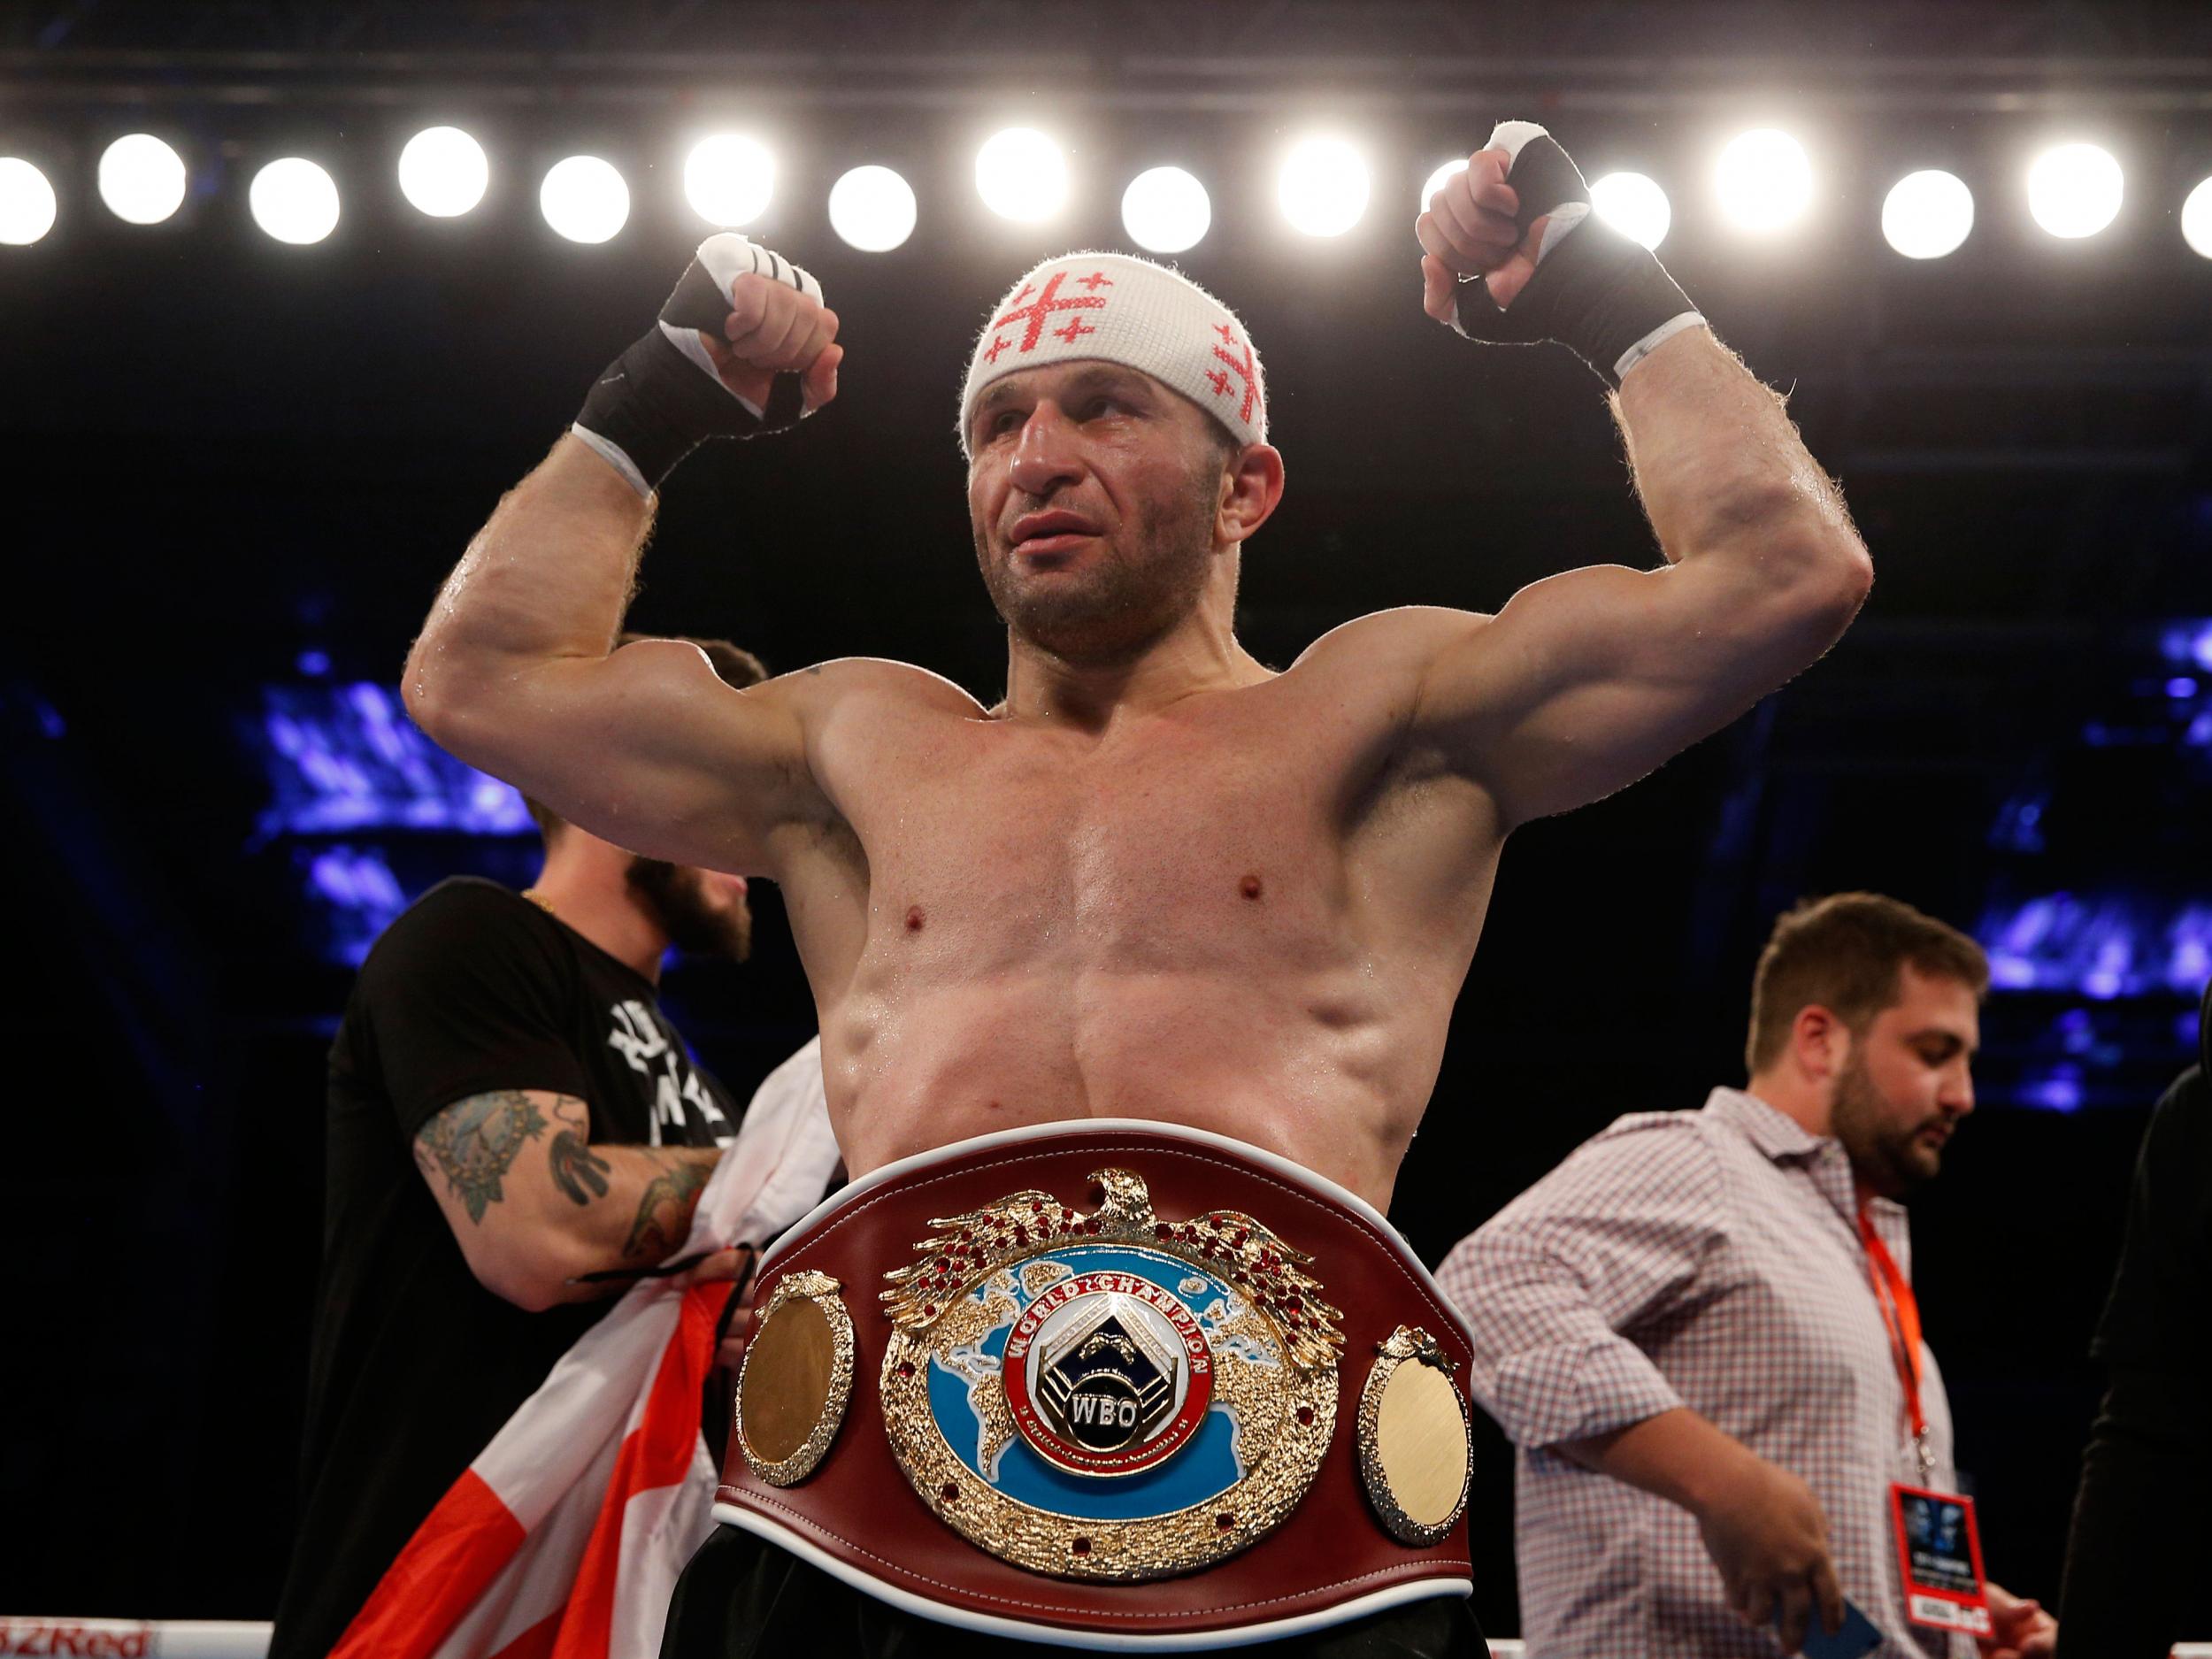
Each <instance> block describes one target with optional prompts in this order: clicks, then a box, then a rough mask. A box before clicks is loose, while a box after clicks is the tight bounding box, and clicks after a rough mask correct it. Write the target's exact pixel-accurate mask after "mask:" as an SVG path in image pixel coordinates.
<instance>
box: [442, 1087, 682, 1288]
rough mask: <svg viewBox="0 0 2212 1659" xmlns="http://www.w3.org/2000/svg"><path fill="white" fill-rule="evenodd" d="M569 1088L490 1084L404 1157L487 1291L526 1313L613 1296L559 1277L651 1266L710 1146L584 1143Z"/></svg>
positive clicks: (450, 1111)
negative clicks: (427, 1186) (418, 1172)
mask: <svg viewBox="0 0 2212 1659" xmlns="http://www.w3.org/2000/svg"><path fill="white" fill-rule="evenodd" d="M590 1125H591V1116H590V1113H589V1112H588V1110H586V1109H585V1106H584V1102H581V1101H580V1100H578V1099H577V1098H576V1097H575V1096H573V1095H572V1094H552V1093H550V1092H549V1091H547V1090H544V1089H495V1090H493V1091H492V1092H491V1093H489V1094H472V1095H470V1096H469V1097H468V1098H467V1099H465V1100H458V1101H456V1102H453V1104H452V1105H450V1106H449V1107H447V1108H446V1109H445V1110H443V1111H442V1112H440V1113H439V1114H438V1115H437V1116H436V1117H434V1118H432V1119H431V1120H430V1121H429V1122H428V1123H426V1124H425V1125H423V1127H422V1132H421V1133H419V1134H418V1135H417V1136H416V1137H415V1163H416V1164H417V1165H418V1166H419V1168H420V1169H421V1171H422V1173H423V1179H425V1180H426V1181H427V1182H429V1184H430V1190H431V1192H432V1194H434V1195H435V1197H436V1198H437V1201H438V1207H439V1209H441V1210H443V1211H444V1212H445V1218H446V1222H447V1224H448V1225H449V1226H451V1227H452V1229H453V1236H454V1238H455V1239H456V1240H458V1241H459V1243H460V1246H461V1253H462V1255H463V1256H466V1257H467V1258H468V1264H469V1271H471V1272H472V1273H474V1274H475V1275H476V1277H477V1279H478V1281H479V1282H480V1283H481V1284H482V1285H483V1286H484V1287H485V1288H486V1289H487V1290H489V1291H491V1292H492V1293H493V1294H495V1295H498V1296H503V1297H504V1298H505V1299H506V1300H507V1301H509V1302H513V1303H514V1304H515V1305H516V1306H517V1307H518V1308H526V1309H528V1310H531V1311H533V1312H537V1311H540V1310H543V1309H546V1308H549V1307H552V1306H553V1305H554V1304H555V1303H557V1302H586V1301H589V1300H591V1299H592V1298H594V1297H596V1296H604V1295H610V1294H615V1293H616V1292H617V1291H619V1290H620V1289H621V1288H622V1286H620V1285H616V1286H613V1287H612V1288H609V1287H607V1286H596V1285H572V1284H571V1283H569V1282H568V1281H569V1280H571V1279H575V1278H577V1277H578V1276H580V1275H581V1274H585V1273H592V1272H599V1271H605V1270H609V1269H618V1268H626V1267H628V1268H635V1267H651V1266H653V1265H654V1264H656V1263H658V1262H661V1261H663V1260H664V1259H665V1258H666V1257H667V1256H669V1255H670V1254H671V1253H672V1251H674V1250H675V1249H676V1248H677V1247H678V1246H679V1245H680V1244H681V1243H682V1242H683V1240H684V1237H685V1234H686V1233H687V1232H688V1231H689V1229H690V1226H691V1212H692V1210H693V1209H694V1208H695V1206H696V1205H697V1203H698V1202H699V1193H700V1190H701V1189H702V1188H703V1187H705V1186H706V1184H707V1178H708V1177H709V1176H710V1175H711V1174H712V1173H713V1172H714V1165H715V1161H716V1160H717V1159H718V1157H720V1156H721V1153H720V1150H719V1149H718V1148H714V1147H664V1148H653V1147H619V1146H594V1145H592V1144H591V1143H590V1141H588V1138H587V1137H588V1133H589V1130H590Z"/></svg>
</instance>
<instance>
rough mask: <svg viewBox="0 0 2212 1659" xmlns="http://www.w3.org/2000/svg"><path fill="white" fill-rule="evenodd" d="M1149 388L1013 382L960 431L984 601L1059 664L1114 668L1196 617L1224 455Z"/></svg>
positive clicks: (1147, 384)
mask: <svg viewBox="0 0 2212 1659" xmlns="http://www.w3.org/2000/svg"><path fill="white" fill-rule="evenodd" d="M1213 434H1214V428H1213V424H1212V423H1211V422H1210V420H1208V419H1207V418H1206V417H1205V416H1204V415H1203V414H1202V413H1200V412H1199V411H1198V409H1197V407H1196V406H1195V405H1194V404H1193V403H1190V402H1188V401H1187V399H1185V398H1182V397H1180V396H1177V395H1176V394H1175V393H1174V392H1171V391H1170V390H1169V389H1168V388H1166V387H1164V386H1163V385H1162V384H1161V383H1160V382H1159V381H1157V380H1154V379H1153V378H1152V377H1151V376H1150V375H1148V374H1145V373H1141V372H1139V371H1138V370H1135V369H1129V368H1124V367H1122V366H1121V365H1118V364H1112V363H1066V364H1057V365H1050V366H1047V367H1043V368H1036V369H1025V370H1023V371H1021V372H1020V373H1015V374H1010V375H1008V376H1007V377H1006V378H1005V379H1004V380H999V381H996V382H995V383H994V384H993V385H992V386H990V387H989V388H987V389H986V390H985V392H984V394H983V396H982V397H981V398H979V400H978V402H977V406H976V409H975V411H974V415H973V425H972V427H971V429H970V433H969V443H970V448H971V449H972V453H973V455H974V459H973V460H972V462H971V463H970V465H969V468H968V516H969V523H970V526H971V528H972V532H973V534H974V537H975V552H976V563H977V564H978V565H979V567H980V568H981V570H982V572H983V583H984V586H985V587H986V588H988V589H989V590H990V595H991V603H992V604H993V605H994V606H995V607H996V608H997V611H998V613H999V615H1000V616H1001V617H1002V618H1004V620H1005V622H1006V624H1007V626H1009V627H1010V628H1011V629H1013V631H1014V632H1015V633H1016V634H1019V635H1020V636H1021V637H1022V638H1023V639H1025V640H1027V641H1030V642H1032V643H1033V644H1034V645H1037V646H1039V647H1041V649H1045V650H1047V651H1049V652H1051V653H1052V654H1053V655H1054V656H1056V657H1062V658H1064V660H1067V661H1070V662H1113V661H1126V660H1128V659H1129V658H1131V657H1135V656H1137V655H1138V654H1140V653H1141V652H1142V651H1143V650H1144V649H1145V648H1146V647H1147V646H1148V645H1150V644H1152V643H1153V642H1154V641H1156V640H1158V639H1160V638H1161V637H1162V636H1164V634H1166V633H1167V632H1168V631H1169V630H1170V629H1171V628H1173V627H1174V626H1176V625H1177V624H1178V623H1179V622H1180V621H1182V620H1183V618H1186V617H1187V616H1188V615H1189V614H1190V612H1191V611H1192V610H1193V609H1194V607H1195V606H1196V604H1197V603H1198V598H1199V595H1200V594H1201V593H1202V591H1203V589H1204V588H1205V585H1206V581H1207V579H1208V577H1209V576H1210V573H1211V571H1212V566H1213V560H1214V557H1215V555H1216V550H1217V549H1216V547H1215V535H1214V531H1215V523H1216V518H1217V514H1218V512H1219V509H1220V504H1221V500H1222V491H1223V479H1224V472H1225V467H1224V464H1225V459H1226V458H1227V449H1226V446H1225V442H1224V440H1223V439H1220V438H1217V437H1216V436H1214V435H1213Z"/></svg>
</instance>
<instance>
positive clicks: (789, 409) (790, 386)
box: [575, 232, 821, 494]
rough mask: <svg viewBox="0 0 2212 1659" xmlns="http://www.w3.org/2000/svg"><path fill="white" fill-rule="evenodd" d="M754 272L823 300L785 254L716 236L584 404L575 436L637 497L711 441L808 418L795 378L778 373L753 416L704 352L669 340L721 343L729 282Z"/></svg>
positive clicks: (732, 237) (777, 429)
mask: <svg viewBox="0 0 2212 1659" xmlns="http://www.w3.org/2000/svg"><path fill="white" fill-rule="evenodd" d="M747 273H757V274H759V275H762V276H765V277H769V278H771V279H772V280H778V281H781V282H785V283H787V284H788V285H789V286H790V287H792V288H798V289H799V290H801V291H802V292H803V293H808V294H810V295H811V296H813V297H815V298H816V299H819V298H820V297H821V289H820V288H818V287H817V286H816V285H815V282H814V279H813V278H812V277H810V276H809V275H807V273H805V272H803V271H802V270H800V269H799V268H798V267H797V266H796V265H793V264H792V263H791V262H790V261H789V260H787V259H786V258H784V257H782V256H781V255H780V254H777V253H774V252H772V251H771V250H768V249H766V248H756V247H755V246H753V244H752V243H750V242H747V241H746V240H745V239H744V238H743V237H741V236H739V235H736V234H733V233H730V232H724V233H723V234H720V235H717V236H710V237H709V238H708V239H707V240H706V241H705V242H702V243H701V244H700V246H699V253H698V257H695V259H693V260H692V262H691V265H690V266H689V267H688V268H687V270H686V271H685V272H684V273H683V276H682V277H681V279H680V280H678V282H677V284H676V287H675V289H674V291H673V292H672V293H671V294H670V295H669V296H668V303H666V304H664V305H663V306H662V307H661V311H660V321H659V323H658V324H657V325H656V326H653V327H652V328H649V329H648V330H647V331H646V332H645V334H643V335H642V336H641V338H640V339H639V340H638V341H637V342H635V343H634V345H632V346H631V347H630V349H628V350H626V351H625V352H624V353H623V354H622V355H621V356H620V357H617V358H616V359H615V360H614V361H613V362H612V363H611V364H609V365H607V367H606V370H605V372H604V373H602V374H601V375H600V377H599V379H598V380H597V382H596V383H595V385H594V386H593V387H592V388H591V395H590V396H588V397H587V398H585V399H584V407H583V409H582V411H580V413H579V414H578V415H577V417H576V425H575V432H576V435H577V436H578V437H580V438H581V439H582V440H583V441H584V442H587V443H588V444H590V445H591V447H592V448H593V449H595V450H597V451H598V452H599V453H600V454H601V455H602V456H603V457H605V458H606V460H607V461H608V463H609V464H610V465H612V466H613V467H614V468H615V470H616V471H617V472H621V473H622V474H623V476H624V477H625V478H626V479H628V480H629V481H630V483H631V484H632V485H633V486H634V488H636V489H637V490H638V491H639V492H640V493H641V494H649V493H650V492H652V491H654V490H657V489H658V488H660V486H661V483H662V480H664V479H666V478H667V476H668V475H669V473H671V472H673V471H674V470H675V468H676V464H677V463H678V462H679V461H680V460H682V459H683V458H684V457H686V456H687V455H689V454H690V453H691V452H692V451H693V450H694V449H697V448H698V447H699V445H700V444H702V443H703V442H706V441H707V440H708V439H709V438H750V437H755V436H757V435H758V434H761V433H764V432H780V431H781V430H783V429H784V428H785V427H787V426H795V425H796V424H797V423H798V421H799V419H800V418H801V417H802V416H803V414H804V412H805V393H804V390H803V385H802V382H801V380H800V377H799V376H798V375H796V374H779V375H777V376H776V377H775V378H774V380H772V382H771V389H770V391H769V394H768V403H767V406H766V407H765V408H764V409H763V410H762V411H761V412H760V413H759V414H757V415H756V414H754V413H753V411H751V409H750V408H749V407H748V406H747V405H746V404H745V403H743V402H742V401H741V399H740V398H739V397H738V396H736V394H735V393H733V392H732V391H731V390H730V389H729V388H727V387H726V386H725V385H723V383H722V380H721V377H720V376H719V375H718V374H717V373H714V372H713V370H712V368H711V360H710V359H709V358H707V357H706V356H705V349H704V348H703V347H702V348H700V356H699V357H693V356H691V355H690V353H689V352H688V351H687V349H685V348H684V347H683V346H680V345H679V344H678V343H677V342H676V340H675V339H674V338H672V337H671V334H670V331H671V330H682V329H696V330H698V331H700V332H703V333H705V334H711V335H713V336H714V338H716V339H718V340H719V339H720V338H721V337H722V329H723V325H724V324H725V323H726V322H727V321H728V320H729V315H730V311H731V304H730V284H731V283H732V282H733V281H735V280H736V279H737V278H738V277H739V276H741V275H745V274H747ZM693 343H694V344H696V342H693Z"/></svg>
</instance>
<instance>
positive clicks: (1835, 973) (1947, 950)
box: [1744, 893, 1989, 1075]
mask: <svg viewBox="0 0 2212 1659" xmlns="http://www.w3.org/2000/svg"><path fill="white" fill-rule="evenodd" d="M1907 963H1910V964H1912V965H1913V966H1914V967H1915V968H1916V969H1917V970H1919V971H1920V972H1922V973H1925V974H1929V975H1932V976H1933V977H1936V978H1940V979H1956V980H1958V981H1959V982H1960V983H1962V984H1963V985H1969V986H1971V987H1973V990H1974V995H1976V996H1980V995H1982V994H1983V993H1984V992H1985V991H1986V990H1987V989H1988V988H1989V958H1988V957H1986V956H1984V955H1983V954H1982V948H1981V947H1980V946H1979V945H1978V944H1976V943H1975V942H1974V941H1972V940H1970V939H1969V938H1968V937H1967V936H1966V935H1965V934H1964V933H1961V932H1959V930H1958V929H1957V928H1955V927H1953V926H1949V925H1948V924H1947V923H1944V922H1939V921H1938V920H1936V918H1934V917H1932V916H1928V915H1925V914H1924V913H1923V912H1921V911H1919V910H1915V909H1913V907H1912V906H1911V905H1909V904H1905V903H1901V902H1899V901H1898V900H1896V899H1893V898H1886V897H1885V896H1883V895H1881V894H1879V893H1834V894H1831V895H1829V896H1828V897H1826V898H1824V899H1807V900H1805V901H1803V902H1801V903H1800V904H1799V905H1797V907H1796V908H1795V909H1793V910H1788V911H1786V912H1785V913H1784V914H1783V915H1782V917H1781V918H1779V919H1778V921H1776V923H1775V924H1774V932H1773V933H1770V934H1769V935H1768V937H1767V944H1766V949H1764V950H1763V951H1761V952H1760V953H1759V967H1758V971H1757V972H1755V974H1753V975H1752V979H1751V1034H1750V1037H1749V1038H1748V1040H1747V1041H1746V1042H1745V1044H1744V1064H1745V1065H1746V1067H1747V1068H1748V1069H1749V1071H1751V1072H1752V1073H1753V1074H1754V1075H1756V1074H1757V1073H1758V1072H1759V1071H1761V1070H1763V1068H1765V1067H1766V1066H1768V1065H1770V1064H1773V1063H1774V1061H1775V1060H1776V1059H1777V1058H1778V1056H1780V1055H1781V1053H1782V1050H1783V1048H1784V1047H1785V1046H1786V1044H1787V1043H1788V1041H1789V1035H1790V1027H1791V1026H1793V1025H1795V1024H1796V1023H1797V1017H1798V1015H1799V1014H1800V1013H1801V1011H1803V1010H1805V1009H1807V1008H1809V1007H1811V1006H1813V1005H1815V1004H1817V1005H1818V1006H1820V1007H1822V1008H1824V1009H1826V1010H1828V1011H1829V1012H1831V1013H1832V1014H1833V1015H1835V1017H1836V1018H1838V1019H1840V1020H1841V1021H1842V1022H1843V1023H1844V1024H1845V1025H1847V1026H1849V1027H1850V1028H1851V1030H1852V1031H1853V1032H1854V1033H1863V1032H1864V1031H1865V1030H1866V1028H1867V1026H1868V1025H1870V1024H1871V1023H1872V1022H1873V1019H1874V1017H1875V1016H1876V1015H1877V1014H1878V1013H1880V1012H1881V1011H1882V1010H1884V1009H1886V1008H1893V1007H1894V1006H1896V1004H1897V1001H1898V999H1899V998H1900V997H1901V995H1903V994H1904V987H1903V983H1902V979H1903V976H1902V973H1901V969H1902V968H1903V966H1904V964H1907Z"/></svg>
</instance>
